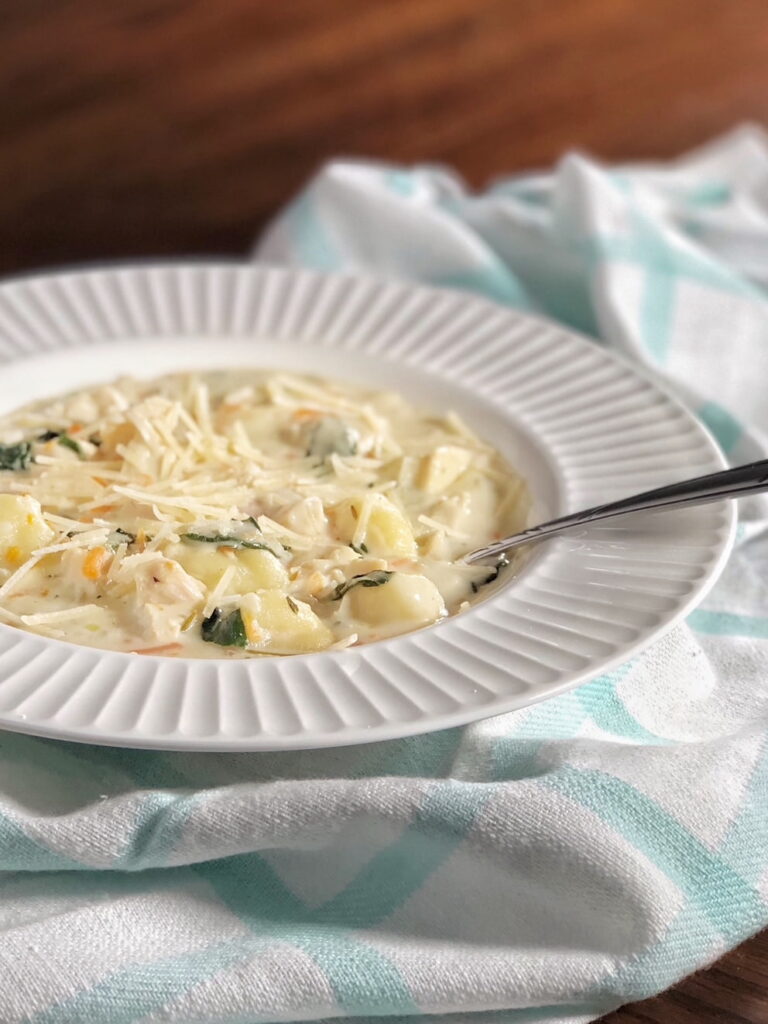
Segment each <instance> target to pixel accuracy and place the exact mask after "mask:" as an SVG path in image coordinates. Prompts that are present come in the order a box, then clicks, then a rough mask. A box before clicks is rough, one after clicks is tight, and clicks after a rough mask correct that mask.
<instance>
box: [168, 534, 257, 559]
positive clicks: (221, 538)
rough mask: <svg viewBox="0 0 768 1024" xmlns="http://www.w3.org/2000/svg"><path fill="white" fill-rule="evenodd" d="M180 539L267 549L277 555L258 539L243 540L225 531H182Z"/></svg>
mask: <svg viewBox="0 0 768 1024" xmlns="http://www.w3.org/2000/svg"><path fill="white" fill-rule="evenodd" d="M181 539H182V540H189V541H193V542H194V543H196V544H217V545H219V546H220V547H228V548H249V549H250V550H251V551H268V552H269V553H270V555H274V556H275V558H277V555H276V554H275V552H274V551H273V550H272V548H271V547H270V546H269V545H268V544H264V543H262V542H261V541H258V540H243V539H242V537H230V536H229V534H226V533H211V534H206V533H182V535H181Z"/></svg>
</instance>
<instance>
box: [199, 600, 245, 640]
mask: <svg viewBox="0 0 768 1024" xmlns="http://www.w3.org/2000/svg"><path fill="white" fill-rule="evenodd" d="M200 633H201V636H202V638H203V640H204V641H205V642H206V643H209V644H218V645H219V646H220V647H247V646H248V634H247V633H246V631H245V623H244V622H243V616H242V615H241V614H240V609H239V608H236V609H235V610H234V611H233V612H230V613H229V615H225V614H224V612H223V611H222V610H221V608H214V609H213V611H212V612H211V614H210V615H209V616H208V618H207V619H203V622H202V625H201V627H200Z"/></svg>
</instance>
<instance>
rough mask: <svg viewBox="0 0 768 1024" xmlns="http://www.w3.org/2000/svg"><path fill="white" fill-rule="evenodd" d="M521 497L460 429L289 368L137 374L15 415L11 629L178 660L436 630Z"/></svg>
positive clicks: (520, 523) (8, 456)
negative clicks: (466, 558)
mask: <svg viewBox="0 0 768 1024" xmlns="http://www.w3.org/2000/svg"><path fill="white" fill-rule="evenodd" d="M528 506H529V502H528V496H527V490H526V487H525V485H524V482H523V481H522V480H521V479H520V477H519V476H517V475H516V474H515V473H514V471H513V470H512V469H511V468H510V467H509V466H508V465H507V464H506V462H505V461H504V459H503V458H502V457H501V455H500V454H499V453H498V452H497V451H495V450H494V449H493V448H492V447H489V446H488V445H487V444H485V443H483V442H482V441H481V440H480V439H478V438H477V437H475V436H474V435H473V434H472V432H471V431H470V430H469V429H468V428H467V427H466V426H465V425H464V424H463V423H462V422H461V420H460V419H459V418H458V416H456V415H455V414H453V413H451V412H446V413H445V414H444V415H435V414H434V413H428V412H425V411H423V410H419V409H416V408H414V407H412V406H411V405H410V404H409V403H408V402H407V401H406V400H405V399H404V398H403V397H401V396H399V395H397V394H393V393H391V392H377V391H368V390H363V389H361V388H358V387H354V386H351V385H348V384H345V383H341V382H338V381H328V380H322V379H317V378H309V377H302V376H297V375H290V374H286V373H274V372H269V373H267V372H260V371H255V370H249V369H244V370H240V371H226V372H214V373H204V374H174V375H169V376H164V377H160V378H157V379H155V380H153V381H139V380H134V379H131V378H128V379H121V380H118V381H116V382H114V383H111V384H109V385H105V386H99V387H95V388H92V389H89V390H84V391H80V392H77V393H73V394H68V395H65V396H62V397H59V398H55V399H51V400H47V401H43V402H37V403H35V404H33V405H29V406H26V407H24V408H22V409H19V410H18V411H16V412H14V413H12V414H10V415H7V416H5V417H3V418H1V419H0V621H2V622H4V623H6V624H9V625H13V626H17V627H20V628H22V629H26V630H29V631H32V632H35V633H41V634H43V635H46V636H52V637H58V638H61V639H66V640H69V641H72V642H74V643H78V644H86V645H88V646H92V647H102V648H108V649H112V650H120V651H133V652H136V653H152V654H155V653H156V654H163V655H167V656H170V657H179V656H182V657H196V658H198V657H208V658H210V657H215V658H221V657H249V656H263V655H289V654H300V653H307V652H311V651H319V650H324V649H328V648H342V647H350V646H353V645H356V644H361V643H367V642H370V641H373V640H377V639H381V638H383V637H387V636H392V635H394V634H397V633H403V632H407V631H409V630H413V629H416V628H419V627H422V626H426V625H429V624H430V623H433V622H435V621H437V620H438V619H440V618H442V617H444V616H446V615H450V614H453V613H456V612H457V611H460V610H462V609H463V608H464V607H466V605H467V603H468V602H471V601H472V600H473V599H476V598H477V596H478V595H480V594H481V593H482V588H483V587H484V586H485V585H486V584H488V583H490V582H492V581H493V580H494V579H495V578H496V577H497V576H498V572H499V568H498V567H496V568H494V567H489V566H487V565H486V566H468V565H465V564H463V562H462V560H461V559H462V556H463V555H464V554H466V553H467V552H468V551H470V550H472V549H473V548H475V547H478V546H480V545H483V544H486V543H488V542H489V541H491V540H492V539H495V538H498V537H500V536H503V535H505V534H507V533H512V532H514V531H516V530H518V529H522V528H523V527H524V526H525V521H526V518H527V514H528Z"/></svg>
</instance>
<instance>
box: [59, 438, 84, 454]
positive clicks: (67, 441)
mask: <svg viewBox="0 0 768 1024" xmlns="http://www.w3.org/2000/svg"><path fill="white" fill-rule="evenodd" d="M59 444H60V445H61V446H62V447H63V448H69V450H70V451H72V452H74V453H75V455H79V456H80V457H81V458H82V455H83V449H82V448H81V447H80V445H79V444H78V443H77V441H75V439H74V438H73V437H70V436H69V434H59Z"/></svg>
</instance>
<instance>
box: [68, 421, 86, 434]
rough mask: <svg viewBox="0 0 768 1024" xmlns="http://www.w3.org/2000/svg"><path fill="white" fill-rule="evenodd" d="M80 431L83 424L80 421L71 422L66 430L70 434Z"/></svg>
mask: <svg viewBox="0 0 768 1024" xmlns="http://www.w3.org/2000/svg"><path fill="white" fill-rule="evenodd" d="M82 431H83V424H82V423H73V424H72V426H71V427H70V428H69V430H68V431H67V433H68V434H70V435H71V434H81V433H82Z"/></svg>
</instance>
